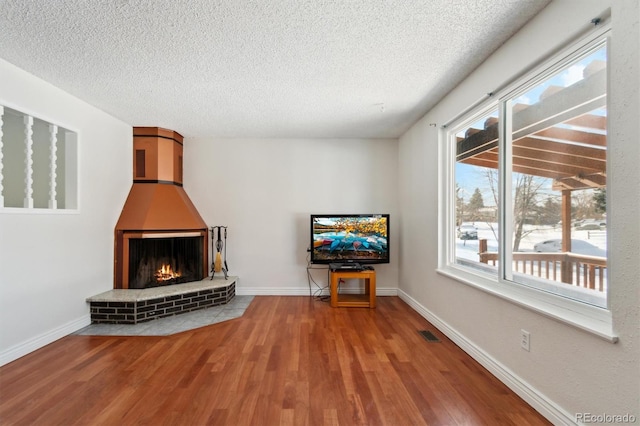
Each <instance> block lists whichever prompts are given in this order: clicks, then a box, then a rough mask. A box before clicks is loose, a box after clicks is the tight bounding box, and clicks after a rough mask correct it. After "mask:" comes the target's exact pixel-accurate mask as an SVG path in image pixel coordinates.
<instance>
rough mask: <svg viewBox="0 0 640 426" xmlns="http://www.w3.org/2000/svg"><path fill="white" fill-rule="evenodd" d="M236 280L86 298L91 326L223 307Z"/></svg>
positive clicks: (234, 290) (221, 279) (213, 281)
mask: <svg viewBox="0 0 640 426" xmlns="http://www.w3.org/2000/svg"><path fill="white" fill-rule="evenodd" d="M237 279H238V277H229V278H228V279H226V280H225V279H224V278H223V277H214V279H213V280H212V279H210V278H205V279H204V280H202V281H196V282H191V283H184V284H177V285H169V286H163V287H154V288H147V289H142V290H131V289H130V290H119V289H116V290H110V291H107V292H104V293H101V294H98V295H96V296H92V297H89V298H88V299H87V302H89V305H90V310H91V322H92V323H107V324H138V323H141V322H145V321H151V320H153V319H156V318H164V317H168V316H171V315H179V314H182V313H185V312H191V311H195V310H198V309H204V308H208V307H211V306H218V305H224V304H227V303H229V302H230V301H231V299H233V297H234V296H235V294H236V281H237Z"/></svg>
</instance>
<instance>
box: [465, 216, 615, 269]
mask: <svg viewBox="0 0 640 426" xmlns="http://www.w3.org/2000/svg"><path fill="white" fill-rule="evenodd" d="M465 224H467V222H465ZM472 224H473V225H474V226H475V227H476V229H477V230H478V240H481V239H486V240H487V247H488V251H493V252H497V251H498V241H497V236H498V231H497V230H498V224H497V223H486V222H473V223H472ZM493 230H495V233H494V231H493ZM525 231H527V232H528V231H532V232H531V233H529V234H527V235H526V236H525V237H524V238H523V240H522V242H521V243H520V250H519V251H521V252H534V251H535V250H534V246H535V245H536V244H537V243H541V242H543V241H547V240H553V239H558V240H561V239H562V229H561V228H560V227H559V226H556V227H553V226H533V225H525ZM571 239H572V240H573V241H572V250H571V251H572V252H573V253H576V254H584V255H589V256H601V257H606V255H607V232H606V231H585V230H575V229H572V230H571ZM478 240H467V241H463V240H461V239H459V238H458V239H457V240H456V257H460V258H463V259H469V260H473V261H476V262H477V261H478V244H479V243H478Z"/></svg>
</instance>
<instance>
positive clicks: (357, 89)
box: [0, 0, 550, 138]
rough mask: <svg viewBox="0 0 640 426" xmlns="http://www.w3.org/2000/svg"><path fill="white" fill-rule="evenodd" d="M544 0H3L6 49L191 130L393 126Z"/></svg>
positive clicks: (320, 130) (97, 100)
mask: <svg viewBox="0 0 640 426" xmlns="http://www.w3.org/2000/svg"><path fill="white" fill-rule="evenodd" d="M549 1H550V0H500V1H497V0H262V1H246V0H102V1H99V0H56V1H25V0H2V1H0V29H1V34H2V35H1V41H0V58H3V59H5V60H6V61H8V62H11V63H13V64H15V65H17V66H18V67H20V68H22V69H24V70H26V71H28V72H31V73H32V74H35V75H36V76H38V77H41V78H43V79H44V80H47V81H49V82H50V83H52V84H54V85H56V86H58V87H60V88H62V89H63V90H65V91H67V92H69V93H71V94H73V95H75V96H77V97H78V98H80V99H83V100H84V101H86V102H88V103H90V104H92V105H95V106H96V107H98V108H100V109H102V110H104V111H106V112H108V113H110V114H112V115H113V116H115V117H117V118H119V119H121V120H123V121H125V122H127V123H129V124H131V125H133V126H161V127H167V128H169V129H172V130H175V131H177V132H179V133H181V134H183V135H184V136H185V137H326V138H334V137H335V138H339V137H367V138H370V137H373V138H388V137H392V138H393V137H398V136H400V135H401V134H402V133H403V132H405V131H406V130H407V129H408V128H409V127H410V126H411V125H412V124H413V123H415V122H416V121H417V120H418V119H419V118H420V117H421V116H422V115H424V113H425V112H427V111H428V110H429V108H430V107H432V106H433V105H435V103H436V102H437V101H439V100H440V99H441V98H442V97H443V96H444V95H445V94H446V93H447V92H449V91H450V90H451V89H453V88H454V87H455V86H456V85H457V84H458V83H459V82H460V81H461V80H462V79H463V78H464V77H465V76H466V75H468V74H469V73H470V72H471V71H472V70H473V69H475V68H476V67H477V66H478V65H480V64H481V63H482V61H483V60H484V59H485V58H486V57H487V56H489V55H490V54H491V53H492V52H493V51H494V50H495V49H496V48H498V47H499V46H500V45H501V44H502V43H504V42H505V41H506V40H507V39H508V38H509V37H510V36H511V35H513V34H514V33H515V32H516V31H517V30H518V29H519V28H520V27H521V26H522V25H523V24H524V23H526V22H527V21H528V20H529V19H531V18H532V17H533V16H534V15H535V14H536V13H538V12H539V11H540V10H541V9H542V8H543V7H544V6H545V5H546V4H548V3H549ZM0 97H1V94H0Z"/></svg>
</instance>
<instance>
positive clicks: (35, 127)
mask: <svg viewBox="0 0 640 426" xmlns="http://www.w3.org/2000/svg"><path fill="white" fill-rule="evenodd" d="M77 193H78V190H77V134H76V133H75V132H73V131H70V130H68V129H65V128H62V127H60V126H58V125H56V124H53V123H49V122H46V121H44V120H41V119H39V118H37V117H33V116H31V115H29V114H25V113H23V112H20V111H18V110H16V109H12V108H8V107H5V106H2V105H0V209H1V210H3V211H11V210H15V211H55V210H60V211H65V210H66V211H68V210H73V209H77V207H78V205H77Z"/></svg>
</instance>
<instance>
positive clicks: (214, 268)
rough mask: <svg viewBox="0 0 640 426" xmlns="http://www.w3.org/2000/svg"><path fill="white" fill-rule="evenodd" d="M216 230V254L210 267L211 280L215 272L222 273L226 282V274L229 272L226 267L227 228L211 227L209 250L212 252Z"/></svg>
mask: <svg viewBox="0 0 640 426" xmlns="http://www.w3.org/2000/svg"><path fill="white" fill-rule="evenodd" d="M222 228H224V242H223V241H222ZM216 230H217V233H218V238H217V239H216V240H215V249H216V254H215V258H214V261H213V264H212V265H211V279H213V277H214V276H215V273H216V272H223V273H224V279H225V280H226V279H227V277H228V275H227V272H228V271H229V269H228V266H227V247H226V242H227V227H226V226H212V227H211V250H212V251H213V241H214V238H215V234H216ZM223 247H224V267H223V266H222V265H223V261H222V248H223Z"/></svg>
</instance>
